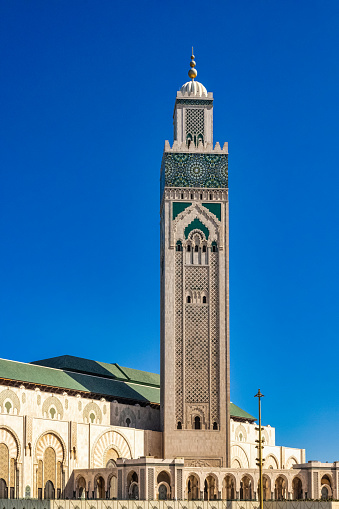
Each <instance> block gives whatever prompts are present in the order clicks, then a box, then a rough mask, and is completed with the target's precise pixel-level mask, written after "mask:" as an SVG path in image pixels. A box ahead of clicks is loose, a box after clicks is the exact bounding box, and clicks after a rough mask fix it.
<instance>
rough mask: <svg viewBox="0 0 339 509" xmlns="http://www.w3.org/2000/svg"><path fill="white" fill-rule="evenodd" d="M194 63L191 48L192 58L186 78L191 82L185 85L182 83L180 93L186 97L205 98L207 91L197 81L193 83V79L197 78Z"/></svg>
mask: <svg viewBox="0 0 339 509" xmlns="http://www.w3.org/2000/svg"><path fill="white" fill-rule="evenodd" d="M195 66H196V63H195V61H194V55H193V47H192V56H191V62H190V67H191V68H190V70H189V71H188V76H189V77H190V78H191V81H187V83H184V85H183V86H182V87H181V89H180V92H181V93H182V94H183V95H188V96H190V97H192V96H193V97H207V90H206V88H205V87H204V85H203V84H202V83H199V81H194V79H195V78H196V77H197V74H198V72H197V70H196V69H195Z"/></svg>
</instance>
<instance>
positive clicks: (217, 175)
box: [161, 152, 228, 190]
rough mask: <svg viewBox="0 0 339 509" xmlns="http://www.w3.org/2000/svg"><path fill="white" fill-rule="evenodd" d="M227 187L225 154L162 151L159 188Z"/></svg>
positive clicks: (226, 159)
mask: <svg viewBox="0 0 339 509" xmlns="http://www.w3.org/2000/svg"><path fill="white" fill-rule="evenodd" d="M164 187H206V188H219V187H222V188H226V187H228V155H227V154H185V153H166V152H165V153H164V157H163V161H162V167H161V188H162V190H163V189H164Z"/></svg>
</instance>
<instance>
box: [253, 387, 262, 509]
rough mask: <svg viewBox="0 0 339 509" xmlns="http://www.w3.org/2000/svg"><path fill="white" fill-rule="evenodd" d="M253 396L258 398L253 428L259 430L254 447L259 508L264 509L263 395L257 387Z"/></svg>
mask: <svg viewBox="0 0 339 509" xmlns="http://www.w3.org/2000/svg"><path fill="white" fill-rule="evenodd" d="M254 397H255V398H258V404H259V427H258V428H255V429H256V431H259V440H256V442H257V444H258V445H256V448H257V449H259V458H256V460H257V466H258V467H259V498H260V509H264V489H263V484H262V467H263V459H262V450H263V448H264V446H263V445H262V444H263V440H262V438H261V431H262V427H261V398H263V397H264V395H263V394H261V392H260V389H258V393H257V394H256V395H255V396H254Z"/></svg>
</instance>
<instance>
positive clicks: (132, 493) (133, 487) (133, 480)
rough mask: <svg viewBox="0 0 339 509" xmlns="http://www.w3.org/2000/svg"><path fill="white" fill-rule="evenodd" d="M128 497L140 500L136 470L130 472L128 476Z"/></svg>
mask: <svg viewBox="0 0 339 509" xmlns="http://www.w3.org/2000/svg"><path fill="white" fill-rule="evenodd" d="M127 486H128V498H129V499H130V500H139V485H138V474H137V473H136V472H134V471H131V472H129V474H128V476H127Z"/></svg>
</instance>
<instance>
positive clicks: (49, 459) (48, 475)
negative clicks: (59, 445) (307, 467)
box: [44, 447, 56, 486]
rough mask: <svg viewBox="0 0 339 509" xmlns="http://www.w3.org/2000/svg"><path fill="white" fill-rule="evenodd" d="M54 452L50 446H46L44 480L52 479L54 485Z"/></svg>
mask: <svg viewBox="0 0 339 509" xmlns="http://www.w3.org/2000/svg"><path fill="white" fill-rule="evenodd" d="M55 469H56V454H55V451H54V449H53V448H52V447H47V449H46V451H45V454H44V482H45V484H46V482H47V481H52V483H53V485H54V486H55Z"/></svg>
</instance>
